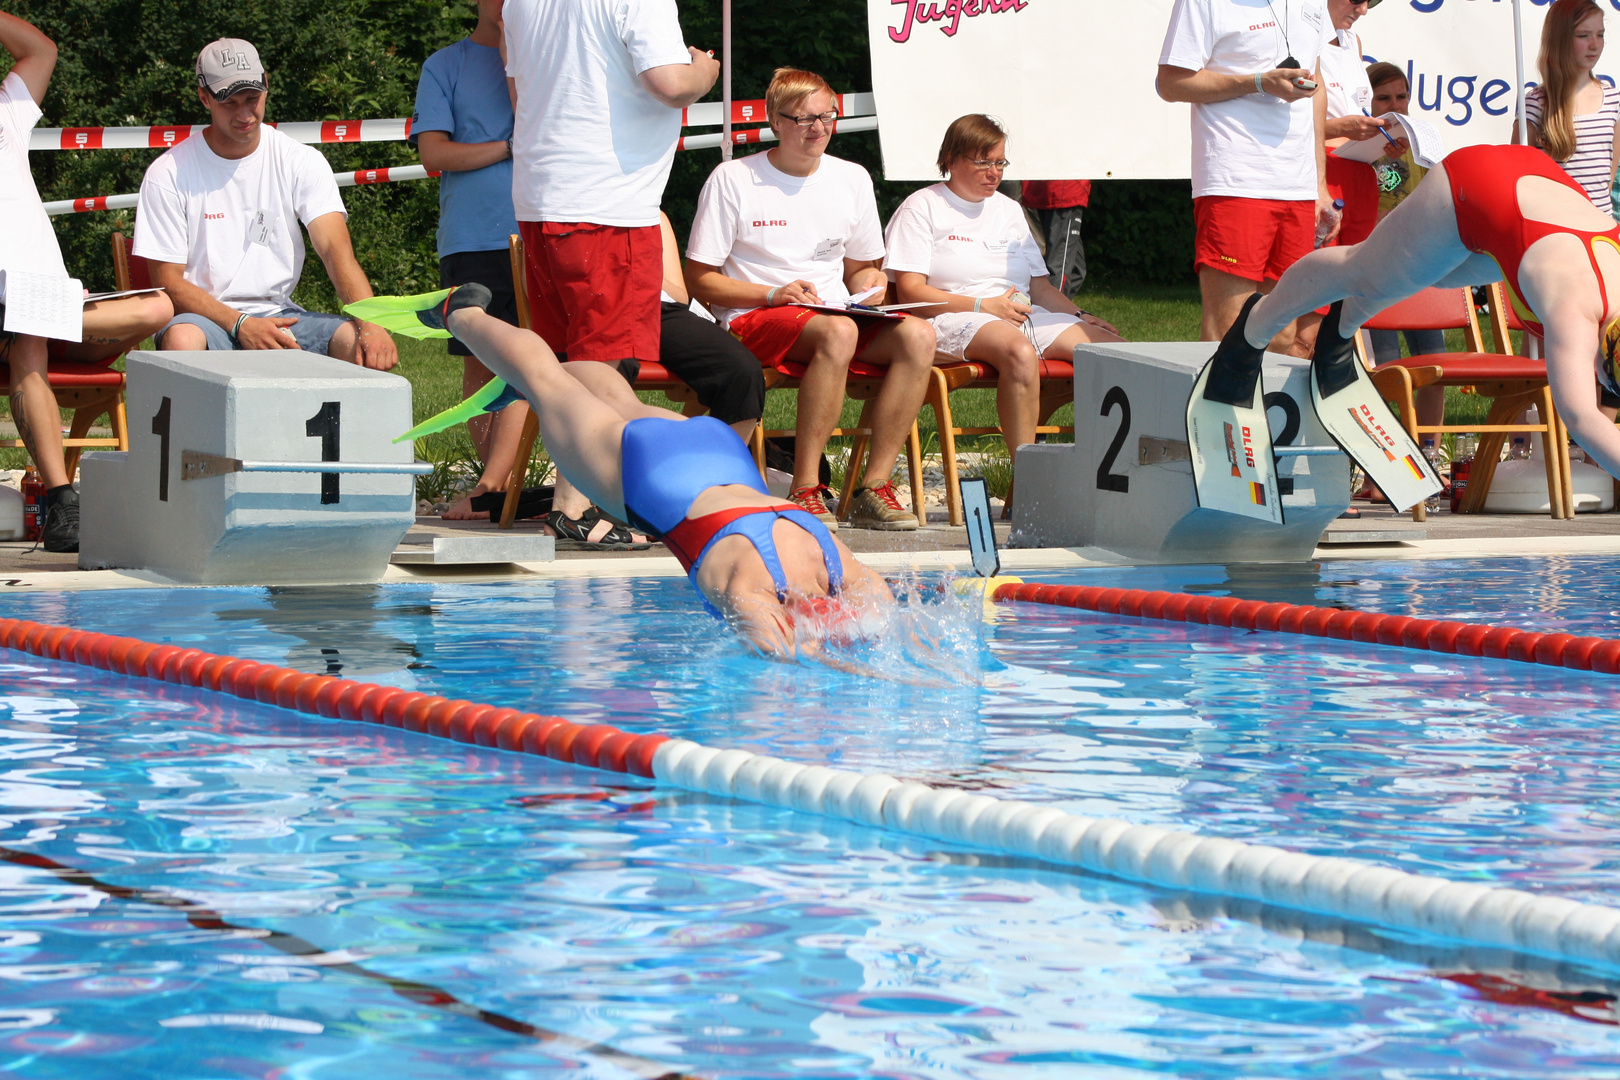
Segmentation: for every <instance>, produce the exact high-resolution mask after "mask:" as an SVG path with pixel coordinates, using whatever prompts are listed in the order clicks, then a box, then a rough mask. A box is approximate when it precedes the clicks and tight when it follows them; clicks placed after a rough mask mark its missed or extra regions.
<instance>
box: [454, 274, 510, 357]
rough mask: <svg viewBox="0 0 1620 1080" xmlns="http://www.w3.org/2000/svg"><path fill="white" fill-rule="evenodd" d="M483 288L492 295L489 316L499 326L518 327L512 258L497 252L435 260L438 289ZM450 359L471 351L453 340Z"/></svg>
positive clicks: (469, 353)
mask: <svg viewBox="0 0 1620 1080" xmlns="http://www.w3.org/2000/svg"><path fill="white" fill-rule="evenodd" d="M473 282H477V283H478V284H480V285H482V286H484V287H485V288H486V289H488V290H489V291H490V292H491V293H493V294H494V296H495V299H494V301H493V302H492V303H491V304H490V305H489V313H490V314H491V315H493V316H495V317H496V318H497V319H500V320H501V321H502V322H508V323H511V324H512V325H513V326H516V325H517V324H518V310H517V294H516V293H514V292H513V291H512V257H511V255H509V254H508V253H507V250H506V249H505V248H501V249H500V250H499V251H458V252H455V253H454V254H452V255H446V256H445V257H444V258H442V259H440V260H439V287H440V288H441V289H448V288H449V287H450V286H452V285H470V284H472V283H473ZM450 355H451V356H471V355H472V350H471V349H469V348H467V346H465V345H463V344H462V343H461V342H459V341H457V340H456V339H455V338H451V339H450Z"/></svg>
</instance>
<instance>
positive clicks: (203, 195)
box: [135, 126, 344, 316]
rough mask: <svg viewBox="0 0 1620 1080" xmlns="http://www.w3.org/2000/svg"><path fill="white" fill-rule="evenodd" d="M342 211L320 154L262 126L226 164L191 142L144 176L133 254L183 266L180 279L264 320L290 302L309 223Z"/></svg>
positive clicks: (198, 139)
mask: <svg viewBox="0 0 1620 1080" xmlns="http://www.w3.org/2000/svg"><path fill="white" fill-rule="evenodd" d="M332 213H337V214H342V213H344V209H343V197H342V196H341V195H339V194H338V187H337V182H336V181H335V180H333V179H332V166H330V165H328V164H327V162H326V158H325V157H323V156H322V155H321V152H320V151H319V150H316V149H315V148H314V147H312V146H304V145H303V144H301V143H297V142H294V141H293V140H292V139H291V138H290V137H288V136H286V135H283V134H282V133H281V132H279V131H277V130H276V129H275V128H272V127H268V126H261V127H260V129H259V145H258V148H257V149H255V150H254V151H253V153H251V154H249V155H248V156H247V157H245V158H241V159H239V160H236V161H230V160H227V159H225V158H222V157H220V156H219V155H218V154H216V153H214V152H213V151H212V150H210V149H209V148H208V141H207V140H206V139H205V138H203V136H202V135H195V136H193V137H191V138H189V139H187V140H186V141H185V142H183V143H180V144H178V145H177V146H174V147H172V148H171V149H169V150H168V151H166V152H165V153H164V154H163V155H162V156H160V157H159V158H158V159H157V160H156V161H154V162H152V164H151V165H149V166H148V167H147V169H146V178H145V179H143V180H142V181H141V208H140V212H139V214H138V215H137V216H136V218H135V254H137V255H139V256H141V257H143V258H147V259H156V260H157V261H158V262H166V263H183V264H184V265H185V268H186V269H185V279H186V280H187V281H189V282H191V283H192V284H193V285H195V286H197V287H198V288H199V289H202V290H203V291H204V292H206V293H207V294H208V295H209V296H212V297H213V298H214V299H216V300H218V301H219V302H220V303H222V304H225V305H226V306H228V307H233V308H235V309H236V310H237V311H243V312H246V313H247V314H249V315H254V316H265V315H271V314H274V313H275V312H278V311H281V310H282V309H283V308H285V307H288V306H289V305H291V304H292V292H293V289H294V288H296V287H297V285H298V275H299V274H300V273H301V272H302V271H303V268H304V235H303V233H301V232H299V231H298V223H299V222H303V223H304V224H305V225H308V224H309V223H310V222H311V221H314V220H315V219H316V218H318V217H322V216H324V215H326V214H332Z"/></svg>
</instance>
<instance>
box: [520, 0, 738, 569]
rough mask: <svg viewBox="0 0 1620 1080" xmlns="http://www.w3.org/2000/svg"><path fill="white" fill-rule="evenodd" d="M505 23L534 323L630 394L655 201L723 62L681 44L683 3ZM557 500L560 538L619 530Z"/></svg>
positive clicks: (550, 340) (609, 0)
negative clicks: (691, 111) (686, 122)
mask: <svg viewBox="0 0 1620 1080" xmlns="http://www.w3.org/2000/svg"><path fill="white" fill-rule="evenodd" d="M502 19H503V20H504V22H505V26H506V73H507V75H508V76H509V77H510V79H511V80H512V86H513V92H514V95H515V101H516V120H515V123H514V125H513V134H512V169H513V176H512V202H513V204H514V205H515V207H516V210H517V218H518V228H519V231H520V232H521V233H522V235H523V247H524V251H525V254H526V257H527V266H526V270H527V275H528V287H529V301H530V306H531V308H532V311H533V320H532V325H533V326H534V329H535V331H536V332H537V333H538V334H539V335H540V336H541V338H543V339H544V340H545V342H546V344H547V345H550V346H551V348H552V351H553V352H555V353H556V354H557V355H558V358H559V359H566V360H568V361H570V362H571V365H570V368H569V370H570V371H572V372H573V373H574V374H575V376H576V377H577V378H579V379H580V380H581V381H583V382H585V384H586V385H587V386H589V387H590V388H591V390H592V391H593V392H594V393H596V394H597V396H599V397H603V398H607V399H610V400H611V399H614V398H617V399H620V400H623V399H624V398H625V396H627V395H628V396H633V391H632V390H631V389H630V387H631V384H632V383H633V382H634V381H635V376H636V373H637V371H638V370H639V368H640V362H641V361H643V360H651V361H656V360H657V359H658V347H659V337H660V334H659V320H660V318H661V315H662V312H661V309H660V303H661V300H660V295H659V294H660V291H661V290H660V286H661V284H662V282H663V254H664V253H663V249H664V243H663V237H662V236H661V234H660V233H659V228H658V208H659V204H660V203H661V202H662V201H663V198H664V185H665V183H666V182H667V181H668V179H669V170H670V166H671V165H672V164H673V162H674V160H675V144H676V141H677V140H678V139H679V137H680V132H681V110H682V109H684V108H685V107H686V106H688V105H691V104H693V103H694V102H696V101H697V100H698V99H700V98H702V97H703V95H705V94H707V93H708V92H709V90H710V88H711V87H713V86H714V83H715V80H716V79H717V78H719V76H720V63H719V61H717V60H715V59H714V57H713V56H711V55H709V54H708V53H705V52H702V51H700V50H698V49H694V48H690V47H688V46H687V45H686V44H685V38H684V37H683V35H682V33H681V24H680V20H679V18H678V17H677V15H676V9H675V0H506V3H505V6H504V9H503V11H502ZM554 507H555V508H554V509H553V511H552V513H551V514H550V515H549V516H548V517H547V519H546V524H548V525H550V526H551V528H552V530H553V531H554V532H556V533H557V534H558V536H559V538H561V539H563V540H572V541H575V542H596V541H601V540H603V539H604V538H606V537H612V536H616V535H617V534H618V533H619V532H622V530H618V529H613V530H612V531H610V530H609V529H608V528H603V526H605V525H606V526H611V523H610V522H607V521H606V520H605V519H602V518H601V517H600V514H599V512H598V511H597V510H596V508H595V507H592V506H591V505H590V503H589V500H587V499H586V498H585V497H584V496H583V495H581V494H580V493H579V492H578V491H576V490H574V489H573V488H572V487H571V486H565V485H561V484H559V485H558V490H557V494H556V502H555V504H554ZM630 539H631V537H630V536H629V535H628V534H625V535H624V537H623V541H624V542H628V541H629V540H630Z"/></svg>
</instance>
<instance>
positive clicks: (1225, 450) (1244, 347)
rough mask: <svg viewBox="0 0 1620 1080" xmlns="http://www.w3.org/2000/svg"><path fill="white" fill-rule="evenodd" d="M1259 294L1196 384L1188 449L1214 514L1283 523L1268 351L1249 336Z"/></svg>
mask: <svg viewBox="0 0 1620 1080" xmlns="http://www.w3.org/2000/svg"><path fill="white" fill-rule="evenodd" d="M1259 300H1260V294H1259V293H1255V294H1254V295H1253V296H1251V297H1249V299H1248V301H1247V302H1246V303H1244V305H1243V311H1242V313H1241V314H1239V315H1238V317H1237V321H1236V322H1235V323H1233V324H1232V328H1231V329H1230V330H1228V331H1227V332H1226V336H1225V337H1224V338H1222V339H1221V343H1220V346H1219V347H1218V348H1217V349H1216V350H1215V355H1214V356H1212V357H1211V358H1210V361H1209V363H1207V364H1205V365H1204V370H1202V371H1201V372H1199V373H1198V379H1197V381H1196V382H1194V383H1193V391H1192V396H1191V397H1190V398H1189V399H1188V400H1187V446H1188V449H1189V450H1190V451H1191V456H1192V467H1193V484H1194V486H1195V487H1196V489H1197V492H1198V505H1199V506H1201V507H1204V508H1206V509H1210V510H1221V511H1224V512H1226V513H1228V514H1238V515H1240V516H1242V517H1249V518H1255V519H1256V520H1259V521H1269V522H1271V523H1273V524H1276V525H1281V524H1282V522H1283V508H1282V499H1281V497H1280V496H1279V495H1278V494H1277V461H1276V458H1275V457H1273V456H1272V445H1271V427H1270V425H1269V424H1268V423H1267V422H1266V406H1265V400H1264V395H1262V394H1261V393H1260V368H1261V365H1262V364H1263V363H1264V361H1265V350H1263V349H1257V348H1255V347H1254V346H1252V345H1250V344H1249V343H1248V342H1247V341H1246V340H1244V337H1243V325H1244V323H1246V322H1247V321H1248V318H1249V310H1250V309H1251V308H1253V307H1254V305H1255V304H1256V303H1257V302H1258V301H1259Z"/></svg>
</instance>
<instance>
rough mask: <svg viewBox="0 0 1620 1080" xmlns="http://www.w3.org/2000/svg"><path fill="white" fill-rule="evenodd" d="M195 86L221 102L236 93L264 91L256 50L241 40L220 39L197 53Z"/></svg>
mask: <svg viewBox="0 0 1620 1080" xmlns="http://www.w3.org/2000/svg"><path fill="white" fill-rule="evenodd" d="M197 85H198V86H199V87H202V88H203V89H206V90H207V91H208V92H209V93H210V94H213V95H214V97H215V99H216V100H219V101H224V100H225V99H226V98H228V97H230V96H231V95H232V94H234V93H236V92H237V91H239V90H264V89H265V88H266V86H265V81H264V65H263V64H261V63H260V62H259V50H258V49H255V48H254V47H253V43H252V42H249V41H243V40H242V39H241V38H220V39H219V40H218V41H212V42H209V43H208V44H207V45H204V46H203V51H202V52H200V53H198V54H197Z"/></svg>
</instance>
